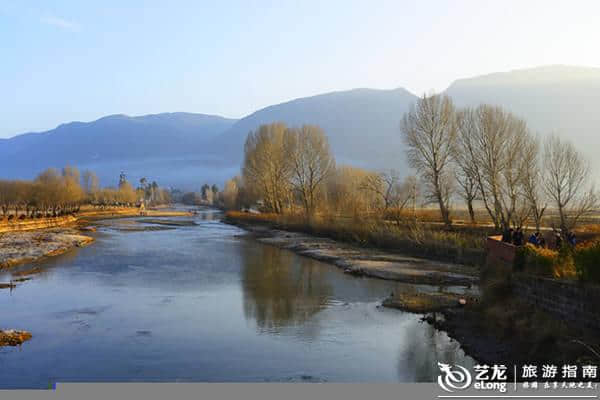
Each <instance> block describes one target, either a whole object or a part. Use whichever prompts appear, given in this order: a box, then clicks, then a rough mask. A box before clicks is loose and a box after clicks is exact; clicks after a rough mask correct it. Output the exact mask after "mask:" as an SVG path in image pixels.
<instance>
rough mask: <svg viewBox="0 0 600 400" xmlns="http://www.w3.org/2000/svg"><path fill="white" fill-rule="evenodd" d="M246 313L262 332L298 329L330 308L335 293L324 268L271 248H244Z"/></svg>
mask: <svg viewBox="0 0 600 400" xmlns="http://www.w3.org/2000/svg"><path fill="white" fill-rule="evenodd" d="M241 251H242V253H243V254H242V260H243V263H244V265H243V267H242V276H241V278H242V285H243V294H244V313H245V315H246V318H249V319H250V318H251V319H253V320H255V321H256V325H257V326H258V328H259V330H261V331H267V332H271V333H277V332H280V331H281V329H282V328H284V327H288V326H298V325H302V324H303V323H305V322H306V320H308V319H310V318H311V317H312V316H313V315H314V314H316V313H318V312H319V311H320V310H322V309H323V308H324V307H325V306H326V302H327V299H328V298H329V297H330V296H331V294H332V292H333V289H332V287H331V286H330V285H329V284H328V282H327V280H326V279H324V276H323V275H325V273H324V269H323V268H322V266H316V265H315V263H314V262H313V261H312V260H310V259H307V258H300V257H298V256H296V255H294V254H292V253H290V252H286V251H282V250H280V249H278V248H275V247H269V246H262V247H256V246H244V247H242V248H241Z"/></svg>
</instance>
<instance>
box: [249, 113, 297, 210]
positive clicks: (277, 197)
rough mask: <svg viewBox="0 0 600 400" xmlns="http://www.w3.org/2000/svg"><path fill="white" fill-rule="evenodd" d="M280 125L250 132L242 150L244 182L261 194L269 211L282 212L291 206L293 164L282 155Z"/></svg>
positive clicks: (283, 136) (282, 136)
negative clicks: (290, 184)
mask: <svg viewBox="0 0 600 400" xmlns="http://www.w3.org/2000/svg"><path fill="white" fill-rule="evenodd" d="M286 131H287V127H286V126H285V124H283V123H273V124H269V125H261V126H260V127H259V128H258V130H256V131H254V132H250V133H249V134H248V138H247V139H246V144H245V147H244V165H243V168H242V175H243V178H244V181H245V182H246V183H248V184H249V185H251V186H252V187H253V190H255V191H257V193H260V195H261V196H262V200H263V202H264V204H265V207H266V208H267V209H268V210H269V211H273V212H276V213H282V212H283V210H284V209H285V208H286V207H287V206H288V205H289V203H290V200H291V199H290V187H289V182H290V178H291V176H292V164H291V162H290V159H289V158H288V156H287V155H286V152H285V134H286Z"/></svg>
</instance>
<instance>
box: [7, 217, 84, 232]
mask: <svg viewBox="0 0 600 400" xmlns="http://www.w3.org/2000/svg"><path fill="white" fill-rule="evenodd" d="M76 221H77V218H75V217H73V216H71V215H67V216H64V217H56V218H35V219H29V218H27V219H23V220H21V219H17V220H12V221H8V220H6V219H0V233H5V232H20V231H30V230H34V229H45V228H55V227H59V226H65V225H68V224H72V223H74V222H76Z"/></svg>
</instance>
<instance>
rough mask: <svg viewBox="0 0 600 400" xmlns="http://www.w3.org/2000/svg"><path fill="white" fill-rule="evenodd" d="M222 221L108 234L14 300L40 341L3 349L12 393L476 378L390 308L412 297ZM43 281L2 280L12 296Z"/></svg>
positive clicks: (44, 265) (4, 384) (6, 298)
mask: <svg viewBox="0 0 600 400" xmlns="http://www.w3.org/2000/svg"><path fill="white" fill-rule="evenodd" d="M219 216H220V215H219V214H218V213H217V212H214V211H203V212H201V213H200V214H199V215H197V216H194V217H190V218H188V219H191V220H193V221H194V222H196V223H197V225H194V226H178V227H167V226H163V225H152V224H142V223H139V219H135V218H133V219H118V220H111V221H103V222H102V223H101V226H100V228H99V229H98V231H97V232H95V233H93V234H92V235H93V236H94V237H95V238H96V242H95V243H94V244H92V245H90V246H88V247H85V248H81V249H77V250H74V251H71V252H68V253H66V254H63V255H61V256H57V257H54V258H50V259H47V260H45V261H43V262H40V263H36V264H35V266H36V267H41V270H42V271H41V272H39V273H37V274H35V275H32V279H31V280H29V281H26V282H23V283H21V284H19V285H18V286H17V288H16V289H13V290H10V291H9V290H1V291H0V315H1V318H0V328H3V329H9V328H13V329H25V330H28V331H30V332H31V333H32V334H33V338H32V339H31V340H30V341H28V342H26V343H25V344H24V345H22V346H21V347H2V348H0V388H51V387H53V385H54V384H55V382H57V381H58V382H123V381H136V382H162V381H169V382H172V381H191V382H248V381H255V382H423V381H434V380H435V379H436V378H437V375H438V373H439V369H438V366H437V362H438V361H440V362H445V363H451V364H454V363H457V364H460V365H463V366H465V367H471V366H472V365H473V363H474V361H473V359H471V358H470V357H468V356H465V354H464V352H463V351H462V350H461V349H460V346H459V344H458V343H457V342H455V341H452V340H451V339H449V338H448V336H447V335H446V334H445V333H443V332H439V331H436V330H435V329H433V328H432V327H431V326H430V325H429V324H427V323H422V322H420V320H419V319H420V316H419V315H415V314H409V313H404V312H401V311H398V310H392V309H385V308H382V307H379V304H380V302H381V300H382V299H383V298H384V297H386V296H387V295H388V294H389V293H390V292H391V291H393V290H414V288H413V287H410V286H409V285H403V284H400V283H396V282H390V281H383V280H377V279H371V278H357V277H353V276H349V275H346V274H344V273H343V272H342V271H341V270H339V269H338V268H336V267H334V266H332V265H329V264H324V263H322V262H319V261H316V260H313V259H309V258H305V257H302V256H299V255H296V254H294V253H292V252H289V251H287V250H281V249H279V248H275V247H271V246H267V245H264V244H261V243H258V242H256V241H255V240H253V239H251V238H248V237H244V235H243V234H244V231H243V230H241V229H239V228H237V227H234V226H230V225H227V224H224V223H222V222H220V220H219ZM184 219H185V218H184ZM167 228H169V229H167ZM31 268H32V265H25V266H22V267H19V268H17V269H15V270H12V271H10V272H7V271H5V272H0V282H5V281H8V280H9V279H11V274H13V273H15V272H18V271H23V270H27V269H31Z"/></svg>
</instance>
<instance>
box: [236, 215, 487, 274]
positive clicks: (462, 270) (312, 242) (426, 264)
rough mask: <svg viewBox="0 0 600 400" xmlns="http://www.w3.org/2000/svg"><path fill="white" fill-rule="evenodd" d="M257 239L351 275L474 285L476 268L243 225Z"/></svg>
mask: <svg viewBox="0 0 600 400" xmlns="http://www.w3.org/2000/svg"><path fill="white" fill-rule="evenodd" d="M241 227H243V228H244V229H246V230H247V231H248V232H249V234H250V235H252V236H253V237H255V238H256V240H258V241H260V242H262V243H265V244H269V245H273V246H277V247H280V248H284V249H287V250H291V251H294V252H296V253H298V254H301V255H303V256H306V257H310V258H314V259H317V260H319V261H323V262H327V263H330V264H333V265H335V266H337V267H339V268H341V269H343V270H344V272H346V273H348V274H353V275H358V276H369V277H373V278H379V279H387V280H394V281H399V282H406V283H413V284H427V285H451V286H472V285H475V284H477V283H478V281H479V271H478V269H477V268H474V267H468V266H464V265H460V264H452V263H446V262H439V261H433V260H427V259H422V258H416V257H408V256H403V255H400V254H394V253H390V252H385V251H380V250H375V249H368V248H361V247H358V246H353V245H350V244H347V243H341V242H337V241H335V240H332V239H328V238H321V237H316V236H311V235H306V234H302V233H297V232H288V231H282V230H278V229H271V228H268V227H265V226H260V225H246V224H244V225H241Z"/></svg>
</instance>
